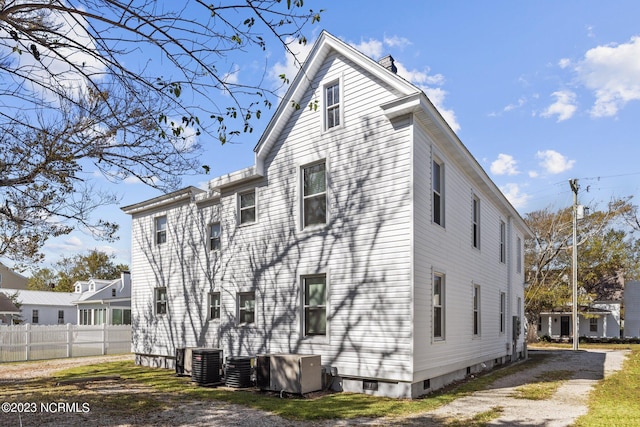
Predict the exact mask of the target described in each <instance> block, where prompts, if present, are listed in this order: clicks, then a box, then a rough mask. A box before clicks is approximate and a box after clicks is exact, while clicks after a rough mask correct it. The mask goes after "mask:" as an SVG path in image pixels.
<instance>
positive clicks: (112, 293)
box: [111, 288, 116, 298]
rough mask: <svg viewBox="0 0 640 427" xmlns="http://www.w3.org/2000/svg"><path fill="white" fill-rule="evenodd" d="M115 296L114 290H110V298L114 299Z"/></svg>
mask: <svg viewBox="0 0 640 427" xmlns="http://www.w3.org/2000/svg"><path fill="white" fill-rule="evenodd" d="M115 296H116V290H115V288H114V289H111V297H112V298H115Z"/></svg>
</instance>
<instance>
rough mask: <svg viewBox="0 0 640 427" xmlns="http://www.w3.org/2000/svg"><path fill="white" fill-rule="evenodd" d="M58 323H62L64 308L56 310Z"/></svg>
mask: <svg viewBox="0 0 640 427" xmlns="http://www.w3.org/2000/svg"><path fill="white" fill-rule="evenodd" d="M58 325H64V310H58Z"/></svg>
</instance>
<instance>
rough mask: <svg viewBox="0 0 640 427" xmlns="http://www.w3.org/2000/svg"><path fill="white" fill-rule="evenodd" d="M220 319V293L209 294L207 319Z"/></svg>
mask: <svg viewBox="0 0 640 427" xmlns="http://www.w3.org/2000/svg"><path fill="white" fill-rule="evenodd" d="M219 318H220V292H209V319H219Z"/></svg>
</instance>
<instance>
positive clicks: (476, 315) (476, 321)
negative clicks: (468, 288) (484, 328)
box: [473, 285, 480, 336]
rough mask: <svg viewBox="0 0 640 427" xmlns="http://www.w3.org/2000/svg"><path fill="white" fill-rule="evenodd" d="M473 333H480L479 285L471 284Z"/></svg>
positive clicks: (476, 334)
mask: <svg viewBox="0 0 640 427" xmlns="http://www.w3.org/2000/svg"><path fill="white" fill-rule="evenodd" d="M473 335H475V336H478V335H480V285H473Z"/></svg>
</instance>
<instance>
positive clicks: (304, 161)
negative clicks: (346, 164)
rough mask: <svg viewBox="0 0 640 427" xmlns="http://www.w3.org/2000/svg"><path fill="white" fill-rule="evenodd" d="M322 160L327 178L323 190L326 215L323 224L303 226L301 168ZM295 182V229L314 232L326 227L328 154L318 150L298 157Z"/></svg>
mask: <svg viewBox="0 0 640 427" xmlns="http://www.w3.org/2000/svg"><path fill="white" fill-rule="evenodd" d="M321 162H324V168H325V179H326V180H327V188H326V190H325V194H326V197H327V217H326V221H325V223H324V224H314V225H310V226H308V227H305V226H304V172H303V168H305V167H307V166H313V165H314V164H315V163H321ZM296 168H297V169H296V182H297V183H298V190H297V192H296V197H297V200H296V203H297V206H298V210H297V217H296V220H297V221H298V226H297V229H298V231H300V232H305V233H308V232H315V231H318V230H320V229H323V228H325V227H327V225H328V224H329V223H330V222H331V194H332V193H331V159H330V158H329V156H328V155H327V154H326V153H324V152H320V153H317V154H316V155H312V156H303V157H301V158H300V159H298V162H297V163H296Z"/></svg>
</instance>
